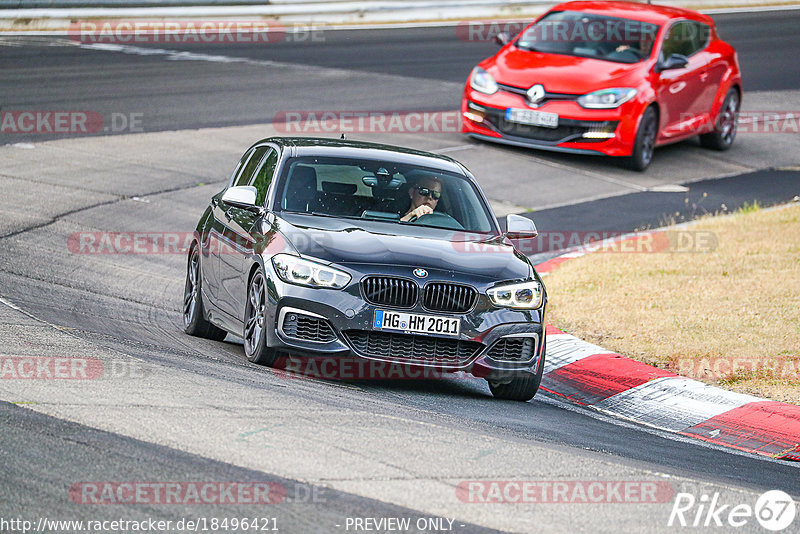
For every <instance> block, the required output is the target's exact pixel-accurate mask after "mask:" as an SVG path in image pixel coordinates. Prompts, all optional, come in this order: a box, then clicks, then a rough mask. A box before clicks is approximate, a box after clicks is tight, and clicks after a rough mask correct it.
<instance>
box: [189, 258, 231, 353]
mask: <svg viewBox="0 0 800 534" xmlns="http://www.w3.org/2000/svg"><path fill="white" fill-rule="evenodd" d="M198 247H199V245H197V244H195V245H193V246H192V250H191V252H190V253H189V262H188V264H187V267H186V285H185V286H184V289H183V326H184V332H186V333H187V334H189V335H190V336H198V337H204V338H207V339H213V340H214V341H222V340H223V339H225V336H226V335H227V334H228V333H227V332H226V331H225V330H223V329H221V328H218V327H217V326H214V325H213V324H211V323H210V322H208V321H207V320H206V318H205V310H204V308H203V297H202V293H201V289H202V286H201V280H200V278H201V277H200V251H199V250H198Z"/></svg>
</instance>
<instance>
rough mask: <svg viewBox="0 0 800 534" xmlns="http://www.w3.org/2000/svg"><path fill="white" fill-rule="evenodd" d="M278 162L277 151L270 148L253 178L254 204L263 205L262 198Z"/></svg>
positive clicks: (265, 193)
mask: <svg viewBox="0 0 800 534" xmlns="http://www.w3.org/2000/svg"><path fill="white" fill-rule="evenodd" d="M277 163H278V152H277V151H275V150H272V149H270V152H269V154H268V155H267V157H266V159H264V163H263V164H262V165H261V168H259V169H258V173H257V174H256V177H255V180H253V184H252V185H253V187H255V188H256V190H257V191H258V193H256V205H258V206H263V205H264V200H265V199H266V198H267V189H269V184H271V183H272V177H273V175H274V174H275V165H277Z"/></svg>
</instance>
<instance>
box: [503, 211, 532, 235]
mask: <svg viewBox="0 0 800 534" xmlns="http://www.w3.org/2000/svg"><path fill="white" fill-rule="evenodd" d="M537 235H539V231H538V230H536V224H535V223H534V222H533V221H532V220H531V219H528V218H527V217H522V216H521V215H514V214H513V213H512V214H509V215H507V216H506V233H505V236H506V237H507V238H509V239H533V238H534V237H536V236H537Z"/></svg>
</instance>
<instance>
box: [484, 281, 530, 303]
mask: <svg viewBox="0 0 800 534" xmlns="http://www.w3.org/2000/svg"><path fill="white" fill-rule="evenodd" d="M486 293H487V294H488V295H489V299H491V301H492V303H494V305H495V306H503V307H506V308H525V309H535V308H538V307H539V306H541V305H542V294H543V293H544V291H543V290H542V284H540V283H539V282H537V281H536V280H531V281H529V282H522V283H519V284H506V285H502V286H496V287H493V288H491V289H489V290H488V291H487V292H486Z"/></svg>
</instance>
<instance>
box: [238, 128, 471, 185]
mask: <svg viewBox="0 0 800 534" xmlns="http://www.w3.org/2000/svg"><path fill="white" fill-rule="evenodd" d="M263 143H273V144H276V145H278V146H280V147H283V148H284V149H285V150H288V151H290V153H291V155H292V156H297V157H302V156H322V157H341V158H354V159H359V158H363V159H371V160H386V161H391V162H395V163H401V164H407V165H416V166H420V167H431V168H434V169H440V170H443V171H448V172H454V173H457V174H460V175H462V176H467V177H469V178H471V177H470V176H469V173H467V172H465V171H466V169H464V167H463V166H462V165H461V164H460V163H458V162H457V161H456V160H454V159H452V158H449V157H447V156H442V155H439V154H433V153H430V152H423V151H421V150H414V149H411V148H404V147H399V146H393V145H383V144H379V143H368V142H365V141H350V140H344V139H330V138H324V137H268V138H266V139H262V140H261V141H259V142H257V143H255V144H254V145H253V146H256V145H259V144H263Z"/></svg>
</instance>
